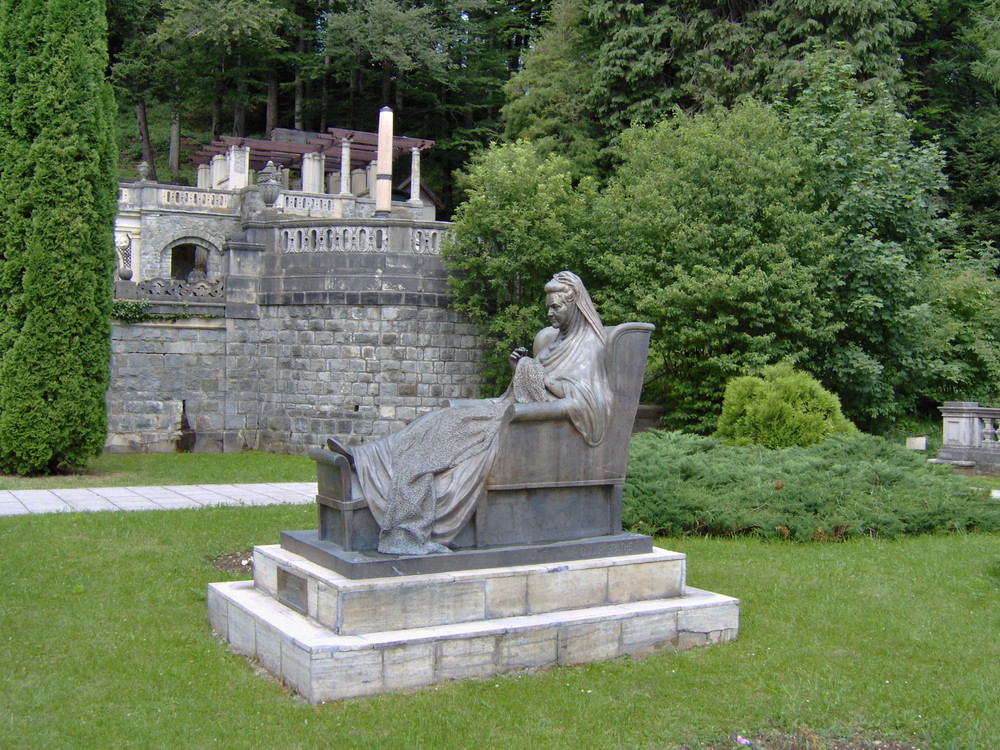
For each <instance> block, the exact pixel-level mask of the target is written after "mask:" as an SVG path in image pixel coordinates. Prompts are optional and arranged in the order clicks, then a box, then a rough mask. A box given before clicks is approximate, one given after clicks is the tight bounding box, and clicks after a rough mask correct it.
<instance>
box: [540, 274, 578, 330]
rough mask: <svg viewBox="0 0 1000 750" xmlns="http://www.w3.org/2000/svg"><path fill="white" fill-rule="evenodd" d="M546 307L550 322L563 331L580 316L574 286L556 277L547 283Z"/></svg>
mask: <svg viewBox="0 0 1000 750" xmlns="http://www.w3.org/2000/svg"><path fill="white" fill-rule="evenodd" d="M545 307H546V310H547V315H548V318H549V323H550V324H551V325H552V327H553V328H558V329H559V330H562V331H565V330H568V329H569V327H570V324H571V323H573V322H575V319H576V318H578V317H579V311H578V310H577V307H576V293H575V291H574V290H573V287H571V286H569V285H568V284H564V283H562V282H561V281H559V280H557V279H555V278H553V279H552V281H550V282H549V283H548V284H546V285H545Z"/></svg>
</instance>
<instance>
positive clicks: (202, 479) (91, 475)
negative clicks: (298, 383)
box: [0, 451, 316, 490]
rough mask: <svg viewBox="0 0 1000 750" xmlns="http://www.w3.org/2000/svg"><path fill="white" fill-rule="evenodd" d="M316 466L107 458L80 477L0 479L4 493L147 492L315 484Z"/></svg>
mask: <svg viewBox="0 0 1000 750" xmlns="http://www.w3.org/2000/svg"><path fill="white" fill-rule="evenodd" d="M315 480H316V464H315V462H314V461H312V459H310V458H309V457H308V456H286V455H279V454H275V453H265V452H264V451H243V452H241V453H129V454H111V453H105V454H103V455H101V456H98V457H97V458H95V459H94V460H93V461H91V463H90V464H89V465H88V466H87V468H86V469H84V470H82V471H80V472H78V473H75V474H63V475H59V476H51V477H18V476H11V475H8V474H0V490H50V489H70V488H76V487H145V486H156V485H174V484H207V483H211V484H232V483H255V482H309V481H315Z"/></svg>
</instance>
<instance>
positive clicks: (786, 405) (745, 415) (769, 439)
mask: <svg viewBox="0 0 1000 750" xmlns="http://www.w3.org/2000/svg"><path fill="white" fill-rule="evenodd" d="M852 432H857V428H856V427H855V426H854V425H853V424H852V423H851V421H850V420H849V419H847V418H846V417H845V416H844V415H843V413H842V412H841V410H840V399H839V398H837V395H836V394H835V393H830V391H828V390H826V389H825V388H824V387H823V386H822V385H821V384H820V382H819V381H818V380H816V378H814V377H812V376H811V375H809V374H807V373H804V372H796V371H795V370H794V369H793V368H792V366H791V365H787V364H782V365H773V366H771V367H765V368H764V370H763V372H762V373H761V377H755V376H753V375H744V376H743V377H739V378H733V379H732V380H730V381H729V383H728V384H727V385H726V393H725V396H724V398H723V401H722V414H721V415H719V426H718V428H717V429H716V431H715V436H716V437H720V438H722V439H724V440H727V441H729V442H731V443H733V444H734V445H751V444H753V445H762V446H764V447H765V448H788V447H790V446H793V445H802V446H806V445H814V444H816V443H818V442H820V441H821V440H823V438H825V437H826V436H827V435H832V434H835V433H845V434H849V433H852Z"/></svg>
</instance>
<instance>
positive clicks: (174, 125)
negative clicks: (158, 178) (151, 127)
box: [167, 105, 181, 174]
mask: <svg viewBox="0 0 1000 750" xmlns="http://www.w3.org/2000/svg"><path fill="white" fill-rule="evenodd" d="M180 166H181V111H180V108H179V107H178V106H177V105H174V106H173V107H172V108H171V110H170V154H169V155H168V156H167V169H168V170H170V174H177V172H178V170H179V169H180Z"/></svg>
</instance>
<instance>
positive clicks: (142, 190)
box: [118, 183, 239, 213]
mask: <svg viewBox="0 0 1000 750" xmlns="http://www.w3.org/2000/svg"><path fill="white" fill-rule="evenodd" d="M118 203H119V206H134V205H143V206H156V207H160V208H173V209H212V210H222V211H227V212H234V213H235V212H237V211H239V196H238V195H237V194H235V193H231V192H225V191H220V190H206V189H204V188H186V187H178V186H176V185H150V184H148V183H147V184H145V185H143V184H141V183H140V184H128V185H119V187H118Z"/></svg>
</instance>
